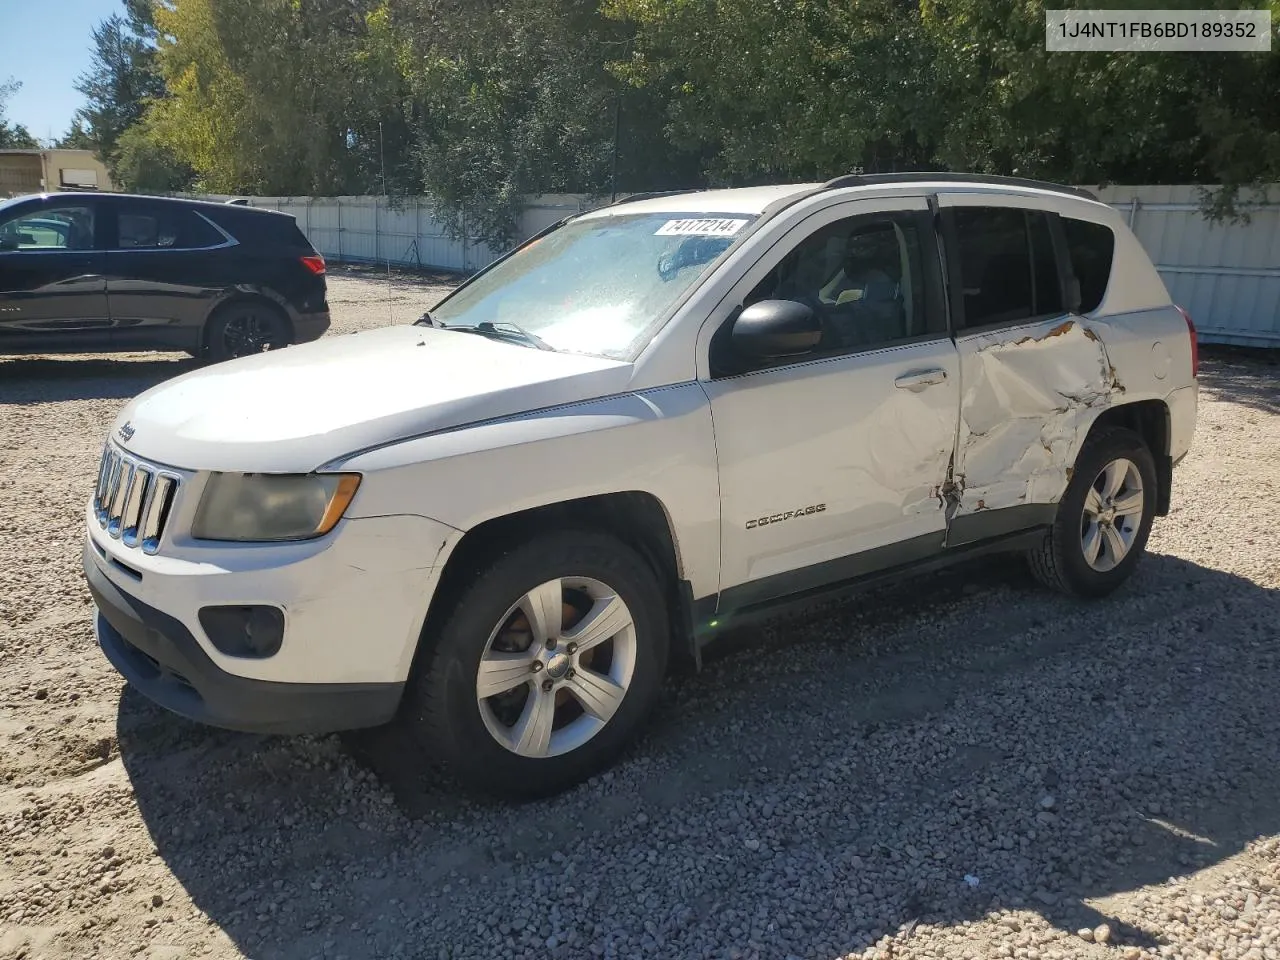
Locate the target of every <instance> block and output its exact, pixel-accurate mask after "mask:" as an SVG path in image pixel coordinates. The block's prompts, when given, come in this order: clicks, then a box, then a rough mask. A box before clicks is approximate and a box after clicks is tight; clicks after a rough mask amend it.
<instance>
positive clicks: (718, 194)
mask: <svg viewBox="0 0 1280 960" xmlns="http://www.w3.org/2000/svg"><path fill="white" fill-rule="evenodd" d="M818 186H821V184H818V183H782V184H773V185H770V186H767V187H735V188H733V189H731V190H698V191H695V192H692V193H676V194H672V195H671V196H667V197H650V198H649V199H648V200H633V201H630V202H628V203H620V204H618V205H616V206H610V207H601V208H600V209H598V210H593V211H591V212H590V213H586V214H583V215H582V217H580V218H579V219H581V220H588V219H593V218H596V217H609V216H617V215H620V214H624V213H625V214H631V213H752V214H759V213H761V212H763V210H764V208H765V207H767V206H768V205H769V204H771V203H773V201H775V200H780V199H782V198H783V197H789V196H791V195H792V194H796V193H800V192H802V191H804V190H809V189H812V188H813V187H818Z"/></svg>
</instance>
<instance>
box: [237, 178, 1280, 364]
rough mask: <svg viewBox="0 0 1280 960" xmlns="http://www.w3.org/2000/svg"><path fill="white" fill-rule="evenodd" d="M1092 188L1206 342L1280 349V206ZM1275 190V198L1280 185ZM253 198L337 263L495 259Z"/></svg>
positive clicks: (419, 205)
mask: <svg viewBox="0 0 1280 960" xmlns="http://www.w3.org/2000/svg"><path fill="white" fill-rule="evenodd" d="M1091 189H1094V190H1095V193H1097V194H1098V196H1099V198H1100V199H1102V200H1103V201H1105V202H1106V203H1109V204H1111V205H1112V206H1114V207H1116V208H1117V209H1119V210H1120V211H1121V212H1122V213H1124V215H1125V217H1126V219H1128V220H1129V222H1130V224H1131V225H1132V226H1133V229H1134V231H1135V232H1136V233H1137V235H1138V239H1139V240H1140V241H1141V242H1142V244H1143V246H1144V247H1146V249H1147V252H1148V253H1149V254H1150V255H1151V259H1152V261H1153V262H1154V263H1155V264H1156V268H1157V269H1158V270H1159V271H1160V275H1161V276H1162V277H1163V278H1164V281H1165V284H1166V286H1168V288H1169V293H1170V294H1171V295H1172V296H1173V298H1174V300H1175V301H1176V302H1178V303H1180V304H1182V305H1183V306H1184V307H1186V308H1187V310H1188V311H1190V313H1191V316H1192V318H1193V319H1194V320H1195V322H1196V327H1197V328H1198V329H1199V331H1200V336H1201V339H1202V340H1204V341H1205V342H1208V343H1234V344H1245V345H1251V346H1274V347H1280V203H1270V204H1264V205H1258V206H1254V207H1252V208H1250V216H1251V222H1250V223H1248V224H1213V223H1210V222H1209V221H1207V220H1206V219H1205V218H1204V217H1202V216H1201V215H1200V195H1199V191H1200V188H1198V187H1194V186H1172V187H1157V186H1109V187H1105V188H1102V189H1100V190H1099V189H1096V188H1091ZM1272 195H1273V196H1277V197H1280V187H1277V188H1274V189H1273V190H1272ZM249 202H250V203H252V204H253V205H254V206H263V207H271V208H273V209H277V210H283V211H285V212H286V213H291V214H293V216H294V217H295V218H296V219H297V221H298V226H300V227H301V228H302V230H303V232H304V233H306V234H307V236H308V237H309V238H310V240H311V242H312V243H313V244H314V245H315V247H316V249H317V250H319V251H320V252H321V253H322V254H324V255H325V256H326V257H328V258H330V259H333V260H335V261H343V260H346V261H353V262H379V263H383V262H389V263H393V264H401V265H416V266H422V267H436V268H443V269H448V270H459V271H463V272H470V271H473V270H478V269H480V268H481V267H483V266H485V265H486V264H488V263H490V262H491V261H492V260H494V259H495V258H496V257H497V256H498V251H494V250H491V249H490V248H489V247H488V246H487V245H486V244H485V243H483V242H482V241H480V240H478V239H468V240H466V241H458V240H453V239H451V238H450V237H449V236H448V235H447V234H446V232H445V230H444V227H443V225H442V224H441V223H440V222H439V221H437V220H436V219H435V218H434V217H433V216H432V212H431V204H430V201H428V200H425V199H405V200H401V201H388V200H386V199H383V198H381V197H321V198H310V197H253V198H251V199H250V201H249ZM601 202H603V201H601V200H600V199H598V198H591V197H587V196H579V195H575V194H562V195H554V196H540V197H533V198H531V199H530V202H529V205H528V206H527V207H526V209H525V212H524V214H523V216H522V218H521V223H520V228H521V235H522V236H529V235H531V234H533V233H536V232H537V231H538V230H541V229H542V228H543V227H545V226H547V225H548V224H550V223H552V222H554V221H555V220H558V219H560V218H561V217H563V216H565V215H567V214H570V213H575V212H578V211H581V210H587V209H590V208H591V207H593V206H597V205H599V203H601Z"/></svg>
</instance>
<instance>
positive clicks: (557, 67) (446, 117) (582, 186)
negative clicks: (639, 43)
mask: <svg viewBox="0 0 1280 960" xmlns="http://www.w3.org/2000/svg"><path fill="white" fill-rule="evenodd" d="M390 9H392V10H393V11H394V15H393V17H392V18H391V20H390V23H389V31H390V35H391V37H392V38H393V41H392V42H394V43H396V44H398V53H397V59H398V61H399V62H400V63H401V64H402V65H403V69H404V72H405V75H406V77H407V79H408V81H409V84H410V88H411V91H412V102H413V113H412V121H413V126H414V134H415V140H416V148H415V152H414V156H415V158H416V161H417V164H416V165H417V170H418V176H419V179H420V182H421V183H422V185H423V187H424V188H425V189H426V191H427V192H428V193H429V194H430V195H431V196H432V197H434V198H435V199H436V200H437V202H438V212H439V213H440V214H442V215H443V217H444V218H445V220H446V222H447V223H448V224H449V225H450V227H451V229H452V230H453V232H454V233H455V234H460V233H462V232H463V230H464V227H465V232H466V233H469V234H471V235H472V236H480V237H483V238H485V239H487V240H489V241H490V242H491V243H493V244H495V245H499V246H500V245H502V244H505V243H506V242H508V241H509V240H510V239H511V238H512V236H513V234H514V230H515V223H516V217H517V215H518V212H519V208H520V206H521V203H522V198H523V197H524V196H525V195H526V194H531V193H555V192H586V193H595V194H600V193H607V192H610V191H611V189H612V188H613V187H614V186H615V184H616V186H617V187H618V189H621V190H626V189H637V188H639V189H654V188H658V189H661V188H664V187H668V186H692V185H695V184H696V183H697V182H698V180H699V166H700V164H699V162H698V158H697V157H696V156H691V155H689V154H688V153H686V152H685V151H682V150H680V149H673V148H672V147H671V146H670V145H669V144H667V143H665V142H664V139H663V136H662V125H663V122H664V116H663V111H662V106H661V103H660V101H659V100H658V98H657V97H656V95H655V94H654V93H653V91H650V90H643V89H641V90H637V89H628V88H627V87H625V86H624V85H623V84H621V83H620V82H619V81H618V80H617V78H615V77H614V76H612V75H611V73H610V70H609V64H610V62H611V61H613V60H615V59H618V58H619V57H622V56H625V55H626V52H627V51H628V50H629V49H630V48H631V46H632V44H633V31H632V29H631V28H630V27H629V26H628V25H625V24H621V23H618V22H616V21H611V20H609V19H607V18H605V17H603V16H602V15H601V14H600V12H599V11H598V10H597V8H596V5H595V3H589V2H582V0H508V2H503V3H498V2H492V0H483V2H475V0H465V2H464V0H407V2H399V3H397V4H395V6H394V7H392V8H390ZM615 130H616V131H617V133H618V137H617V141H616V144H615ZM615 146H616V150H615ZM615 174H616V177H615ZM464 220H465V224H464V223H463V221H464Z"/></svg>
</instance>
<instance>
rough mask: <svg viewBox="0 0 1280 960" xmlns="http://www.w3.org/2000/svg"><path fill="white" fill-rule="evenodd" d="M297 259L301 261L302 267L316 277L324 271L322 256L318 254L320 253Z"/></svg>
mask: <svg viewBox="0 0 1280 960" xmlns="http://www.w3.org/2000/svg"><path fill="white" fill-rule="evenodd" d="M298 259H299V260H301V261H302V265H303V266H304V267H306V268H307V269H308V270H310V271H311V272H312V273H314V274H315V275H316V276H317V277H318V276H321V275H322V274H323V273H324V257H322V256H320V254H318V253H317V254H316V255H315V256H310V257H299V258H298Z"/></svg>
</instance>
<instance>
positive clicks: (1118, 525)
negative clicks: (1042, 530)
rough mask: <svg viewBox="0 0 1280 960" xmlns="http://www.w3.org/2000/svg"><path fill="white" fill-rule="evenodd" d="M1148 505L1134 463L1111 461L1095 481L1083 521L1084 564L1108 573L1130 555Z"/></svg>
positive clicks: (1081, 540)
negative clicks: (1144, 510)
mask: <svg viewBox="0 0 1280 960" xmlns="http://www.w3.org/2000/svg"><path fill="white" fill-rule="evenodd" d="M1145 505H1146V500H1145V494H1144V492H1143V489H1142V474H1141V472H1140V471H1139V470H1138V465H1137V464H1136V463H1134V462H1133V461H1132V460H1128V459H1125V458H1120V459H1118V460H1112V461H1111V462H1110V463H1108V464H1107V465H1106V466H1105V467H1103V468H1102V470H1101V471H1100V472H1099V473H1098V476H1097V477H1095V478H1094V481H1093V484H1092V485H1091V486H1090V488H1089V492H1088V493H1087V494H1086V495H1085V498H1084V513H1083V515H1082V516H1081V518H1080V548H1081V550H1083V551H1084V559H1085V562H1086V563H1088V564H1089V566H1090V567H1092V568H1093V569H1094V570H1097V571H1098V572H1099V573H1106V572H1107V571H1108V570H1113V569H1115V567H1116V566H1117V565H1118V564H1119V563H1120V562H1121V561H1123V560H1124V558H1125V557H1126V556H1128V555H1129V551H1130V549H1131V548H1132V547H1133V542H1134V540H1136V539H1137V536H1138V531H1139V529H1141V527H1142V513H1143V509H1144V507H1145Z"/></svg>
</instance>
